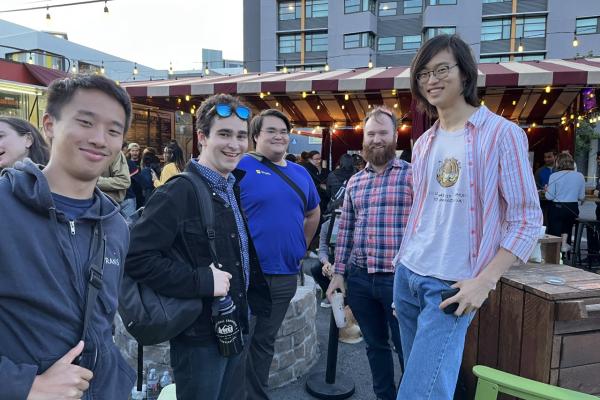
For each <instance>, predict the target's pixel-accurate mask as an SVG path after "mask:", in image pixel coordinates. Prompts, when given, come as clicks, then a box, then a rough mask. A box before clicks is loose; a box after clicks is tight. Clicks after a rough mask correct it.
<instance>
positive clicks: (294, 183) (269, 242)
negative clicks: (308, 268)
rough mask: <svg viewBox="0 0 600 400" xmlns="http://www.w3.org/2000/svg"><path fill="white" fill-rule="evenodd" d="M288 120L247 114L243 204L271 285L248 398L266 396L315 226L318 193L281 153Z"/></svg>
mask: <svg viewBox="0 0 600 400" xmlns="http://www.w3.org/2000/svg"><path fill="white" fill-rule="evenodd" d="M290 129H291V124H290V121H289V120H288V118H287V117H286V116H285V115H284V114H283V113H281V112H280V111H279V110H273V109H270V110H265V111H263V112H261V113H260V114H259V115H258V116H256V117H254V119H252V122H251V123H250V136H251V137H252V140H254V143H255V144H256V153H254V154H248V155H246V156H244V157H243V158H242V160H241V161H240V164H239V168H240V169H242V170H244V171H246V177H245V178H244V180H243V181H242V183H241V188H242V207H243V208H244V210H245V211H246V214H247V215H248V222H249V226H250V233H251V235H252V239H253V240H254V243H255V245H256V251H257V253H258V258H259V261H260V266H261V268H262V270H263V272H264V274H265V277H266V279H267V284H268V285H269V288H270V290H271V298H272V311H271V316H270V317H264V316H261V315H258V316H257V318H256V321H255V322H256V324H255V327H254V331H253V334H252V338H251V342H250V347H249V348H248V356H247V361H246V371H247V374H246V375H247V379H248V380H247V389H248V398H249V399H252V400H256V399H265V398H267V399H268V396H267V395H266V394H265V390H264V389H265V387H266V386H267V383H268V378H269V367H270V366H271V362H272V361H273V352H274V346H275V337H276V335H277V331H278V330H279V328H280V327H281V324H282V322H283V318H284V317H285V313H286V311H287V309H288V306H289V304H290V302H291V300H292V298H293V297H294V294H295V293H296V286H297V275H298V272H299V270H300V260H301V259H302V257H303V256H304V254H305V253H306V248H307V245H308V244H309V243H310V242H311V240H312V238H313V236H314V235H315V232H316V230H317V226H318V225H319V218H320V211H319V196H318V194H317V189H316V187H315V185H314V183H313V181H312V178H311V177H310V174H309V173H308V171H306V169H304V168H303V167H301V166H299V165H298V164H295V163H292V162H287V161H286V160H285V159H284V157H285V154H286V151H287V148H288V144H289V142H290V137H289V134H290Z"/></svg>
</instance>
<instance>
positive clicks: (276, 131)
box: [261, 128, 290, 136]
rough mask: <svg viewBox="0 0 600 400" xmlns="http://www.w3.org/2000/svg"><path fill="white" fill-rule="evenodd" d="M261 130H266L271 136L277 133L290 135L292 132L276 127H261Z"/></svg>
mask: <svg viewBox="0 0 600 400" xmlns="http://www.w3.org/2000/svg"><path fill="white" fill-rule="evenodd" d="M261 132H264V133H266V134H267V135H269V136H276V135H281V136H289V134H290V132H289V131H288V130H287V129H281V130H277V129H275V128H266V129H261Z"/></svg>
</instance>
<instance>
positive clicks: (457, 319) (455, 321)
mask: <svg viewBox="0 0 600 400" xmlns="http://www.w3.org/2000/svg"><path fill="white" fill-rule="evenodd" d="M459 319H460V317H454V326H453V327H452V330H451V331H450V332H448V335H447V336H446V342H445V343H444V347H443V351H442V353H441V355H440V357H439V358H438V363H437V368H436V371H435V374H434V375H433V379H432V381H431V385H430V386H429V390H428V392H427V399H431V392H432V391H433V386H434V385H435V381H436V380H437V378H438V376H439V374H440V370H441V367H442V360H443V359H444V356H445V355H446V349H447V348H448V343H449V342H450V338H451V337H452V335H453V334H454V331H455V330H456V327H457V326H458V321H459Z"/></svg>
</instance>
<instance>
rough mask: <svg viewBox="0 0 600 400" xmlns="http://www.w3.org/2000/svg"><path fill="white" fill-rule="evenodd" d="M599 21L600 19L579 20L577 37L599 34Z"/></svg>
mask: <svg viewBox="0 0 600 400" xmlns="http://www.w3.org/2000/svg"><path fill="white" fill-rule="evenodd" d="M598 19H600V17H593V18H581V19H578V20H577V25H576V29H575V33H576V34H577V35H590V34H593V33H599V32H600V31H598Z"/></svg>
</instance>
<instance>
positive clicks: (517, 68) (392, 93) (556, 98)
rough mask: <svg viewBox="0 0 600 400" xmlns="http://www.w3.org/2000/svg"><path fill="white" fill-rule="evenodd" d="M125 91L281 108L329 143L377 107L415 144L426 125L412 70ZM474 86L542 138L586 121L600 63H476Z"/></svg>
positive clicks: (179, 101)
mask: <svg viewBox="0 0 600 400" xmlns="http://www.w3.org/2000/svg"><path fill="white" fill-rule="evenodd" d="M122 85H123V87H125V88H126V90H127V91H128V92H129V94H130V95H131V96H132V98H133V99H134V101H135V102H138V103H144V104H146V105H150V106H156V107H158V108H160V109H169V110H174V111H175V110H180V111H185V112H192V111H193V110H195V108H196V107H197V106H198V105H199V104H200V103H201V101H202V100H204V99H205V98H206V97H208V96H210V95H212V94H215V93H229V94H233V95H237V96H240V97H242V100H243V101H245V102H246V103H247V104H249V105H250V106H251V107H252V108H253V111H254V112H258V111H260V110H263V109H266V108H278V109H280V110H282V111H283V112H284V113H286V114H287V115H288V116H289V117H290V119H291V120H292V122H293V123H294V124H295V125H296V126H303V127H307V126H312V127H316V126H319V127H324V129H322V132H323V136H324V139H326V136H327V134H328V133H329V130H330V129H332V128H333V129H336V128H339V127H343V126H345V127H354V126H356V125H360V123H361V121H362V120H363V118H364V116H365V114H366V113H367V112H368V111H369V109H370V108H371V107H373V106H375V105H380V104H384V105H386V106H388V107H389V108H390V109H392V110H394V111H395V112H396V114H397V116H398V117H399V118H402V122H403V125H404V127H405V129H406V130H407V132H406V133H407V134H408V133H409V132H410V137H412V138H413V139H414V138H416V137H418V136H419V135H420V134H421V133H422V132H423V131H424V130H425V129H427V128H428V126H429V121H427V119H426V118H424V116H423V115H422V114H420V113H418V112H417V111H416V109H415V107H414V103H413V102H412V98H411V94H410V68H409V67H378V68H371V69H369V68H356V69H342V70H335V71H301V72H293V73H283V72H269V73H251V74H241V75H232V76H222V75H221V76H210V75H209V76H202V77H195V78H185V79H172V80H161V81H143V82H141V81H136V82H126V83H122ZM477 87H478V90H479V96H480V98H481V99H482V103H483V104H485V105H486V106H487V107H488V108H489V109H490V110H491V111H493V112H495V113H497V114H499V115H502V116H504V117H506V118H508V119H510V120H512V121H515V122H516V123H518V124H520V125H521V126H523V127H531V126H533V127H534V128H535V129H537V130H538V132H540V131H542V130H543V129H544V128H547V127H552V129H553V130H556V128H557V127H558V126H559V125H560V124H561V123H562V121H561V118H563V117H565V116H570V115H571V114H573V115H574V118H575V120H573V121H572V122H573V125H574V124H575V123H576V118H577V116H579V115H580V114H581V115H583V113H584V111H585V110H584V108H583V102H582V101H581V93H582V90H583V89H586V88H592V94H593V93H595V92H594V91H595V90H596V89H598V88H600V58H580V59H573V60H544V61H529V62H527V61H525V62H505V63H496V64H479V66H478V79H477ZM567 123H569V121H567ZM571 131H572V129H571ZM401 133H402V132H401ZM532 136H533V135H532ZM334 139H335V138H334ZM400 139H401V140H402V137H401V138H400ZM573 139H574V136H573V135H572V134H565V135H560V137H559V138H558V140H560V142H561V143H562V144H565V146H561V147H569V148H570V147H572V146H571V145H568V143H572V142H573ZM324 146H325V147H326V146H329V144H327V143H324ZM324 150H325V149H324Z"/></svg>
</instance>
